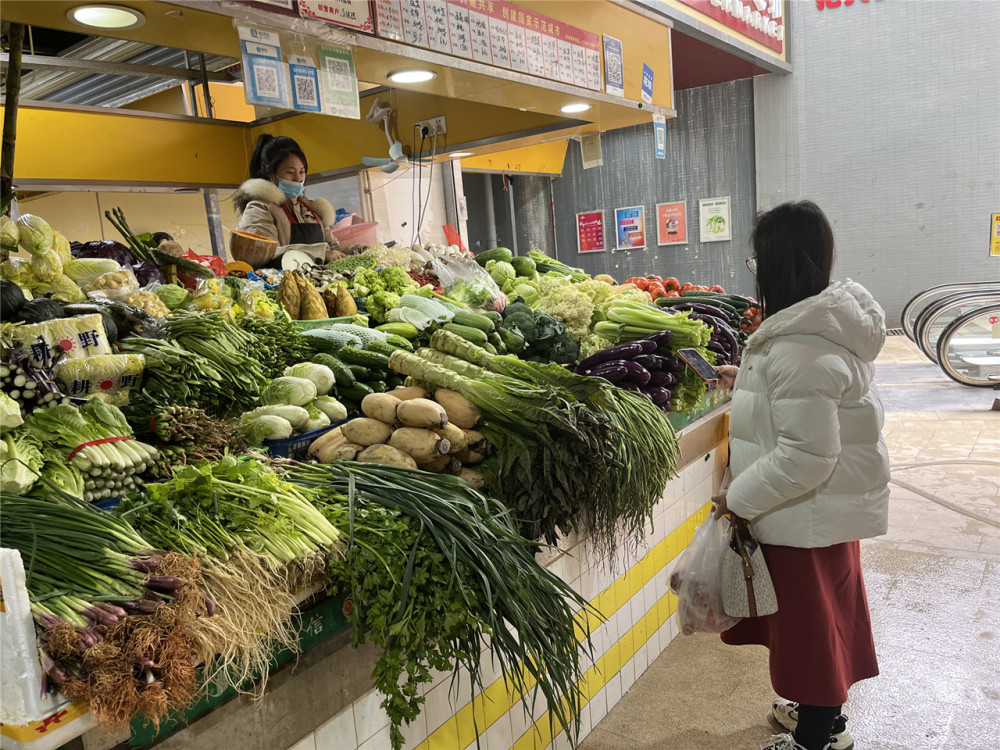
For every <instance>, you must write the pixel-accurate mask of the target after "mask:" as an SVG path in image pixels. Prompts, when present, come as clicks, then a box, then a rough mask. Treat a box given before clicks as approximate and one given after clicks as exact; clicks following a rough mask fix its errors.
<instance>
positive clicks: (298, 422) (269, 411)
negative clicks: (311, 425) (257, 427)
mask: <svg viewBox="0 0 1000 750" xmlns="http://www.w3.org/2000/svg"><path fill="white" fill-rule="evenodd" d="M263 415H267V416H272V417H281V418H282V419H284V420H286V421H287V422H288V423H289V424H290V425H291V426H292V429H293V430H301V429H302V428H303V427H305V426H306V422H308V421H309V412H307V411H306V410H305V409H303V408H302V407H301V406H292V405H290V404H272V405H271V406H258V407H257V408H256V409H254V410H253V411H251V412H247V413H246V414H244V415H243V419H247V420H249V419H254V418H255V417H260V416H263Z"/></svg>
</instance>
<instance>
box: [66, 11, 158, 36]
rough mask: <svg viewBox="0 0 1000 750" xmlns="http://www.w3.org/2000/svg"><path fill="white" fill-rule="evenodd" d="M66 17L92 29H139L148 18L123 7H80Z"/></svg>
mask: <svg viewBox="0 0 1000 750" xmlns="http://www.w3.org/2000/svg"><path fill="white" fill-rule="evenodd" d="M66 17H67V18H68V19H69V20H70V21H72V22H73V23H75V24H76V25H78V26H88V27H90V28H92V29H115V30H116V31H124V30H125V29H137V28H139V27H140V26H142V25H143V24H144V23H146V17H145V16H144V15H143V14H142V13H140V12H139V11H137V10H132V9H131V8H126V7H124V6H122V5H78V6H76V7H75V8H70V9H69V10H68V11H67V12H66Z"/></svg>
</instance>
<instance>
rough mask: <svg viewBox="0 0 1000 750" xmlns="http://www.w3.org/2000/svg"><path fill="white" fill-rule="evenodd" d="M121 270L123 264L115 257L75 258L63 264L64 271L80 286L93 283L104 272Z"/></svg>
mask: <svg viewBox="0 0 1000 750" xmlns="http://www.w3.org/2000/svg"><path fill="white" fill-rule="evenodd" d="M119 270H121V266H120V265H119V264H118V261H116V260H114V259H113V258H74V259H72V260H70V261H69V262H68V263H64V264H63V273H64V274H66V275H67V276H69V277H70V278H71V279H73V281H75V282H76V283H77V284H79V285H80V286H87V285H88V284H92V283H94V282H95V281H97V279H98V278H100V277H101V276H103V275H104V274H106V273H114V272H115V271H119Z"/></svg>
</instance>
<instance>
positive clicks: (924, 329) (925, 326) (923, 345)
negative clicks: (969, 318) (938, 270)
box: [914, 287, 1000, 364]
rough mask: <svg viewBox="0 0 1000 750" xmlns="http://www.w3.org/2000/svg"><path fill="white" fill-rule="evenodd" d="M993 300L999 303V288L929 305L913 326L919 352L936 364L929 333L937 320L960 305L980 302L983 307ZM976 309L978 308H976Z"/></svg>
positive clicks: (935, 348) (949, 298)
mask: <svg viewBox="0 0 1000 750" xmlns="http://www.w3.org/2000/svg"><path fill="white" fill-rule="evenodd" d="M994 300H997V301H1000V287H997V289H996V291H993V290H989V291H982V292H976V293H970V292H961V293H959V294H953V295H951V296H950V297H945V298H944V299H942V300H938V301H937V302H935V303H933V304H932V305H929V306H928V307H927V308H926V309H924V310H922V311H921V312H920V315H919V316H917V322H916V325H915V326H914V333H915V335H916V339H917V346H919V347H920V351H922V352H923V353H924V355H925V356H926V357H927V359H929V360H930V361H931V362H933V363H935V364H937V363H938V360H937V347H936V344H937V342H936V341H935V344H934V345H933V346H932V345H931V342H930V338H929V337H930V331H931V329H932V328H933V326H934V323H936V322H937V319H938V318H939V317H941V316H942V315H944V314H946V313H948V312H950V311H951V310H952V309H954V308H955V307H961V306H962V305H966V304H970V303H973V302H982V303H983V305H980V306H979V307H983V306H985V305H990V304H991V303H992V302H993V301H994ZM977 309H978V308H977Z"/></svg>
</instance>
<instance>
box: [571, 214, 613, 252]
mask: <svg viewBox="0 0 1000 750" xmlns="http://www.w3.org/2000/svg"><path fill="white" fill-rule="evenodd" d="M605 250H607V247H605V245H604V212H603V211H585V212H584V213H582V214H577V215H576V251H577V252H578V253H603V252H604V251H605Z"/></svg>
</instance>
